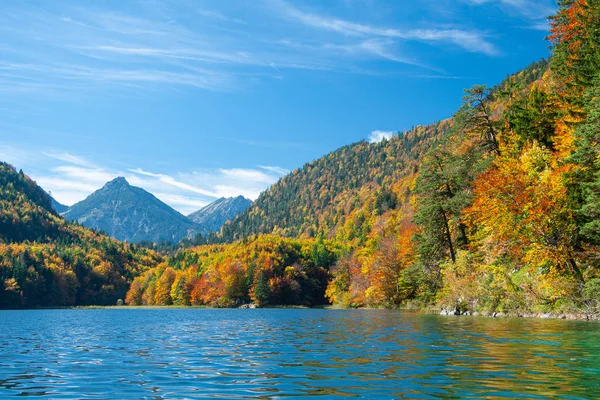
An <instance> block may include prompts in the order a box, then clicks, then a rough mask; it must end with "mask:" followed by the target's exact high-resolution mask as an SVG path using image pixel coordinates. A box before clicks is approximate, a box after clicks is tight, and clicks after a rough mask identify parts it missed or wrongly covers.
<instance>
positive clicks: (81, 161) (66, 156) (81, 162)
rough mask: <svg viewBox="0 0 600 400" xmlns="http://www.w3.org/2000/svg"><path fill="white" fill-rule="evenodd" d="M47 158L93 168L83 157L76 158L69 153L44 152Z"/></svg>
mask: <svg viewBox="0 0 600 400" xmlns="http://www.w3.org/2000/svg"><path fill="white" fill-rule="evenodd" d="M42 154H43V155H45V156H46V157H50V158H54V159H56V160H60V161H64V162H67V163H69V164H75V165H80V166H82V167H91V166H93V164H92V163H90V162H89V161H88V160H86V159H85V158H83V157H79V156H74V155H72V154H69V153H55V152H42Z"/></svg>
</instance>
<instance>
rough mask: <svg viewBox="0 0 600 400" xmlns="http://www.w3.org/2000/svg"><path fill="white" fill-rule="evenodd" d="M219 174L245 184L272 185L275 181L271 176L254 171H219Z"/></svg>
mask: <svg viewBox="0 0 600 400" xmlns="http://www.w3.org/2000/svg"><path fill="white" fill-rule="evenodd" d="M219 172H220V173H221V174H223V175H224V176H226V177H228V178H233V179H239V180H242V181H246V182H260V183H273V182H275V181H276V180H277V179H276V178H274V177H273V176H271V175H267V174H265V173H264V172H261V171H258V170H255V169H243V168H232V169H219Z"/></svg>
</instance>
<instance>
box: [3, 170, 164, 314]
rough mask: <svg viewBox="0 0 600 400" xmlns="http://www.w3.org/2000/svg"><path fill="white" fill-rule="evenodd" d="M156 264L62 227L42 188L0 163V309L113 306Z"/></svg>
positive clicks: (150, 255)
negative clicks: (141, 275)
mask: <svg viewBox="0 0 600 400" xmlns="http://www.w3.org/2000/svg"><path fill="white" fill-rule="evenodd" d="M160 261H162V258H161V257H160V256H159V255H157V254H156V253H154V252H153V251H151V250H147V249H143V248H140V247H134V246H131V245H129V244H127V243H121V242H118V241H117V240H114V239H111V238H109V237H108V236H106V235H104V234H101V233H98V232H94V231H92V230H90V229H87V228H84V227H82V226H80V225H77V224H74V223H71V222H68V221H66V220H65V219H64V218H62V217H61V216H59V215H58V213H57V212H56V211H55V210H54V209H53V208H52V199H51V198H50V196H49V195H48V194H47V193H46V192H45V191H44V190H42V188H40V187H39V186H38V185H37V184H36V183H35V182H34V181H33V180H31V179H30V178H29V177H28V176H27V175H25V174H24V173H23V172H17V171H16V170H15V169H14V168H13V167H12V166H11V165H9V164H6V163H2V162H0V308H21V307H27V308H32V307H56V306H73V305H114V304H115V303H116V302H117V300H118V299H125V294H126V292H127V290H128V289H129V285H130V282H131V281H132V280H133V278H134V277H136V276H138V275H139V274H141V273H143V272H144V271H147V270H149V269H151V268H153V267H155V266H157V265H158V263H159V262H160Z"/></svg>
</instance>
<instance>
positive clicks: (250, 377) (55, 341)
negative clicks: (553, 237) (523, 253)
mask: <svg viewBox="0 0 600 400" xmlns="http://www.w3.org/2000/svg"><path fill="white" fill-rule="evenodd" d="M0 318H1V319H2V322H3V323H2V326H1V327H0V332H1V335H0V397H2V398H5V397H11V396H42V397H48V398H81V397H87V398H106V397H107V395H110V396H109V397H111V398H144V397H145V398H186V397H220V398H281V397H292V396H293V397H297V396H321V397H325V398H326V397H369V398H373V397H384V398H394V397H396V398H465V397H472V398H498V397H506V398H515V397H523V398H556V397H563V398H569V399H573V398H600V383H599V382H600V379H599V377H600V324H597V323H586V322H578V321H561V320H532V319H500V320H495V319H488V318H470V317H440V316H435V315H417V314H411V313H405V312H399V311H384V310H303V309H284V310H279V309H269V310H211V309H116V310H110V309H105V310H39V311H5V312H1V313H0Z"/></svg>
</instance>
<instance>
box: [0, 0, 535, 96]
mask: <svg viewBox="0 0 600 400" xmlns="http://www.w3.org/2000/svg"><path fill="white" fill-rule="evenodd" d="M465 1H466V0H465ZM469 1H472V2H476V3H481V2H484V1H485V0H469ZM488 1H494V0H488ZM502 1H503V2H505V3H515V5H513V7H515V8H517V9H520V10H521V9H522V10H526V9H527V7H526V4H527V3H528V2H527V1H524V0H521V1H519V0H502ZM520 3H523V4H525V5H521V4H520ZM210 4H211V5H213V6H212V7H210V8H209V7H198V5H197V4H195V2H178V3H177V4H171V3H170V4H169V6H168V7H167V6H166V5H165V4H162V3H161V2H152V3H144V5H143V6H140V5H139V4H137V3H129V4H127V6H126V7H123V8H122V9H121V11H120V12H116V11H113V10H110V9H109V7H107V6H106V4H105V3H89V4H85V5H82V4H81V3H76V4H72V3H71V4H70V3H61V4H60V5H58V4H57V5H54V6H51V7H46V8H43V7H36V6H35V5H33V4H31V3H19V4H17V3H15V4H13V5H8V6H7V7H5V8H4V9H3V13H2V14H0V35H2V37H3V42H4V43H3V44H2V45H0V50H1V51H2V53H3V57H2V61H1V62H0V93H3V92H4V93H10V94H12V95H16V96H22V97H27V96H31V95H32V94H36V95H43V96H49V97H68V96H82V95H84V94H85V95H89V94H90V93H92V92H94V91H101V90H105V89H111V94H114V93H115V92H116V91H115V89H119V90H120V91H121V92H126V93H139V91H144V90H168V89H171V88H188V89H190V90H211V91H224V92H233V91H240V90H248V89H249V88H252V87H253V86H254V85H257V84H260V82H261V81H263V80H271V79H281V78H282V77H285V76H286V71H288V70H292V69H293V70H304V71H313V72H314V73H316V72H343V73H356V74H365V73H376V72H377V71H378V68H379V66H377V65H375V64H373V63H372V62H373V61H385V62H390V63H396V64H405V66H406V68H413V69H414V68H416V69H417V70H418V69H423V68H425V69H429V70H438V71H439V70H440V68H439V67H437V66H435V65H430V62H428V60H420V59H419V55H417V54H416V53H417V52H416V51H415V49H412V48H411V49H410V51H409V47H406V46H404V44H405V43H409V42H411V43H425V44H428V45H433V46H436V47H437V48H439V49H440V51H446V47H448V45H452V46H453V47H455V48H458V49H461V50H463V51H467V52H473V53H482V54H486V55H492V56H493V55H498V54H500V50H499V49H498V48H497V47H496V46H495V45H494V44H493V43H492V42H491V41H490V38H489V37H488V36H487V35H486V34H485V33H482V32H479V31H477V30H474V29H467V28H464V27H460V26H450V27H448V25H446V26H441V27H439V26H436V25H435V24H426V23H422V22H421V23H420V24H418V25H417V24H415V23H414V22H411V21H403V22H402V25H403V26H385V25H383V24H380V23H373V22H370V23H367V22H360V23H359V22H352V21H349V20H347V19H343V18H341V17H338V16H335V15H333V16H326V15H322V14H319V13H316V12H311V11H307V10H303V9H300V8H298V7H297V6H296V5H292V4H291V3H288V2H286V1H284V0H270V1H269V0H266V2H263V3H259V4H257V6H255V7H253V8H252V9H251V10H244V12H243V13H242V12H238V13H237V15H236V14H235V13H232V9H233V8H232V7H229V8H228V7H222V8H219V7H218V4H217V3H210ZM294 4H295V3H294ZM220 6H223V5H220ZM233 11H235V10H233ZM245 14H252V15H251V17H252V18H249V20H246V18H245V17H244V18H243V19H242V18H240V15H245ZM366 17H368V16H365V21H368V18H366ZM211 21H212V22H214V23H210V22H211ZM256 21H261V23H256ZM302 27H304V28H309V29H310V30H311V32H306V30H305V31H302V29H299V28H302ZM274 32H276V33H274ZM416 76H418V74H416ZM249 77H251V78H252V79H249Z"/></svg>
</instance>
